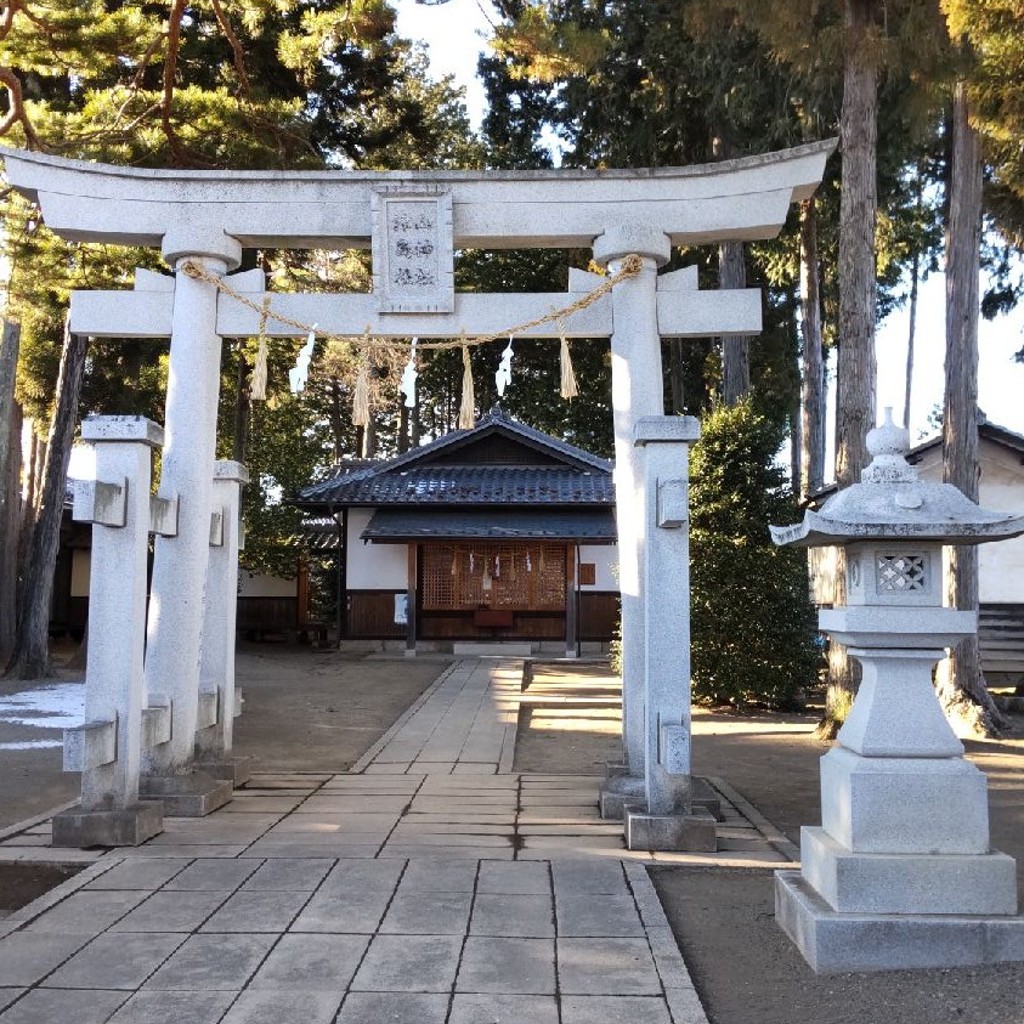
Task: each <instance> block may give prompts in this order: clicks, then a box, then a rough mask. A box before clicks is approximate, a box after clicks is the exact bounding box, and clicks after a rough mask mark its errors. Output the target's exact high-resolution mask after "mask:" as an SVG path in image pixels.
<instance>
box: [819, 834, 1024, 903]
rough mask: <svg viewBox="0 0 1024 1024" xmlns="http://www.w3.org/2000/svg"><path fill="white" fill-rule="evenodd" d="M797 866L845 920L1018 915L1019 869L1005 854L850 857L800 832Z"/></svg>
mask: <svg viewBox="0 0 1024 1024" xmlns="http://www.w3.org/2000/svg"><path fill="white" fill-rule="evenodd" d="M800 863H801V872H800V873H801V876H802V877H803V879H804V880H805V881H806V882H807V883H808V884H809V885H810V886H811V887H812V888H813V889H814V891H815V892H816V893H817V894H818V895H819V896H820V897H821V898H822V899H823V900H824V901H825V902H826V903H827V904H828V905H829V907H830V909H832V910H838V911H840V912H841V913H844V914H982V915H984V914H999V915H1004V916H1012V915H1013V914H1016V913H1017V863H1016V861H1015V860H1014V859H1013V858H1012V857H1008V856H1007V855H1006V854H1005V853H998V852H992V853H983V854H959V855H958V854H952V855H950V854H920V853H912V854H907V853H854V852H853V851H852V850H849V849H847V848H846V847H845V846H843V845H841V844H840V843H837V842H836V841H835V839H833V838H832V837H831V836H830V835H829V834H828V833H827V832H825V830H824V829H821V828H807V827H804V828H803V829H801V831H800Z"/></svg>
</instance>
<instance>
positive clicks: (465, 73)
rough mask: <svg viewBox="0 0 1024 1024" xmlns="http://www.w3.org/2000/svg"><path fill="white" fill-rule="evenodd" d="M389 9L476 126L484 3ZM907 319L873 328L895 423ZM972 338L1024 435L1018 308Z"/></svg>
mask: <svg viewBox="0 0 1024 1024" xmlns="http://www.w3.org/2000/svg"><path fill="white" fill-rule="evenodd" d="M395 6H396V7H397V9H398V31H399V32H400V34H402V35H404V36H407V37H409V38H411V39H418V40H422V41H423V42H425V43H426V44H427V46H428V48H429V54H430V62H431V69H432V71H433V72H434V74H435V76H436V77H438V78H440V77H441V76H442V75H445V74H452V75H454V76H455V79H456V82H457V83H458V84H459V85H462V86H464V87H465V89H466V105H467V108H468V110H469V113H470V119H471V121H472V123H473V125H474V127H477V126H479V123H480V118H481V116H482V113H483V109H484V102H485V101H484V93H483V89H482V87H481V85H480V83H479V81H478V80H477V79H476V62H477V57H478V55H479V53H480V52H481V50H483V49H484V48H485V47H486V35H487V32H488V28H489V26H488V20H487V12H488V11H489V9H490V4H489V0H448V2H447V3H445V4H441V5H440V6H427V5H422V4H417V3H415V2H414V0H396V2H395ZM944 295H945V279H944V277H943V276H942V274H933V275H932V276H931V277H929V278H928V280H927V281H925V282H924V283H923V285H922V286H921V289H920V294H919V300H918V320H917V331H916V340H915V358H914V379H913V391H912V394H911V403H910V407H911V420H910V436H911V440H912V441H917V440H918V439H920V438H921V437H922V436H925V435H926V434H927V433H930V428H929V427H928V426H927V421H928V415H929V413H930V412H931V410H932V409H933V408H934V406H935V405H936V404H939V405H941V403H942V393H943V388H944V380H943V352H944V348H945V327H944V303H945V297H944ZM908 318H909V314H908V311H907V310H906V309H905V308H904V309H902V310H897V311H895V312H893V313H891V314H890V315H889V316H888V317H887V318H886V319H885V320H884V321H883V322H882V323H881V324H880V325H879V329H878V336H877V344H876V351H877V361H878V383H877V396H878V401H877V405H878V413H879V417H881V415H882V411H883V410H884V409H885V407H886V406H892V408H893V417H894V419H896V421H897V422H899V421H900V420H901V419H902V416H903V396H904V388H905V379H906V359H907V329H908V328H907V324H908ZM978 335H979V340H978V347H979V353H980V357H979V372H978V394H979V405H980V406H981V409H982V410H983V411H984V413H985V415H986V416H987V417H988V418H989V420H990V421H992V422H993V423H998V424H999V425H1000V426H1004V427H1007V428H1009V429H1010V430H1015V431H1017V432H1018V433H1021V434H1024V364H1022V363H1015V362H1014V361H1013V354H1014V353H1015V352H1018V351H1020V350H1021V349H1024V309H1021V308H1018V309H1017V310H1015V311H1014V313H1013V314H1011V315H1009V316H1001V317H999V318H998V319H997V320H994V321H991V322H989V321H985V320H982V321H981V324H980V326H979V331H978ZM833 382H834V380H833V381H830V383H833ZM830 399H831V400H832V403H833V404H834V388H830ZM831 421H832V417H831V416H830V422H831ZM828 448H829V450H831V448H832V444H831V442H829V444H828Z"/></svg>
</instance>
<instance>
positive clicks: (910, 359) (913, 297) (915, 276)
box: [903, 250, 921, 430]
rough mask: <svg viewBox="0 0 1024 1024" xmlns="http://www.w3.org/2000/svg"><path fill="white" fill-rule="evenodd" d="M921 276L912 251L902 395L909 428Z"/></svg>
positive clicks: (905, 424) (918, 256) (917, 258)
mask: <svg viewBox="0 0 1024 1024" xmlns="http://www.w3.org/2000/svg"><path fill="white" fill-rule="evenodd" d="M920 276H921V254H920V253H919V252H917V251H916V250H915V251H914V260H913V262H912V263H911V264H910V327H909V328H908V330H907V380H906V385H905V387H906V390H905V391H904V395H903V429H904V430H909V429H910V391H911V386H912V385H913V383H914V336H915V334H916V333H917V285H918V280H919V278H920Z"/></svg>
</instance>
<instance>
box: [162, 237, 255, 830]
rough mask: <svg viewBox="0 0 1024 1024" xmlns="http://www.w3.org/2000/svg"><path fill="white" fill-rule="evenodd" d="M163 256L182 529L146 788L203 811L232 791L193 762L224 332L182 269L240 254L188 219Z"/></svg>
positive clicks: (218, 265)
mask: <svg viewBox="0 0 1024 1024" xmlns="http://www.w3.org/2000/svg"><path fill="white" fill-rule="evenodd" d="M163 254H164V258H165V259H166V260H167V261H168V262H169V263H170V264H172V265H173V266H174V267H175V271H176V274H175V289H174V312H173V317H172V321H171V323H172V328H171V349H170V360H169V368H168V383H167V412H166V418H165V430H166V434H167V443H166V446H165V448H164V458H163V468H162V474H161V478H160V494H161V496H164V497H168V498H173V497H175V496H177V497H178V498H179V519H178V532H177V535H176V536H174V537H157V539H156V547H155V551H154V557H153V579H152V584H151V591H150V605H149V623H148V633H147V646H146V688H147V691H148V694H149V699H150V701H151V702H166V701H168V700H169V701H170V704H171V708H172V719H171V738H170V739H169V740H168V741H167V742H166V743H162V744H160V745H159V746H156V747H154V748H153V749H152V750H150V751H149V753H148V755H147V759H146V775H145V777H144V778H143V783H142V792H143V793H145V794H146V795H148V796H152V797H155V798H159V799H162V800H163V801H164V806H165V809H166V811H167V812H168V813H170V814H176V815H184V816H193V817H194V816H201V815H204V814H208V813H209V812H210V811H212V810H214V809H216V808H217V807H219V806H221V805H222V804H224V803H226V802H227V801H228V800H230V799H231V783H230V782H228V781H218V780H215V779H213V778H212V777H210V776H207V775H204V774H203V773H199V772H197V771H196V770H195V765H194V761H193V758H194V751H195V734H196V724H197V720H198V708H199V645H200V636H201V631H202V623H203V591H204V587H205V584H206V567H207V562H208V561H209V551H210V509H211V505H212V501H211V498H212V488H213V462H214V452H215V447H216V439H217V398H218V392H219V389H220V359H221V340H220V337H219V336H218V335H217V331H216V326H217V289H216V288H215V287H214V286H213V285H212V284H208V283H207V282H205V281H198V280H195V279H193V278H191V277H189V276H188V275H187V274H185V273H184V272H183V271H182V269H181V268H182V265H183V264H184V263H185V262H186V261H187V260H192V261H194V262H196V263H197V264H199V265H200V266H201V267H203V269H204V270H206V271H207V272H209V273H212V274H217V275H223V274H225V273H226V272H227V271H228V270H229V269H233V268H234V267H237V266H238V264H239V262H240V259H241V246H240V245H239V243H238V241H237V240H235V239H234V238H231V237H229V236H227V235H225V234H224V233H223V231H213V230H208V231H207V232H206V234H205V235H204V234H203V232H202V230H201V229H198V228H197V229H195V230H194V231H193V230H191V229H190V226H187V225H186V226H184V227H183V228H182V230H181V232H180V235H179V234H177V233H168V234H167V235H166V236H165V238H164V243H163Z"/></svg>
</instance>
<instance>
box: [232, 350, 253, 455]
mask: <svg viewBox="0 0 1024 1024" xmlns="http://www.w3.org/2000/svg"><path fill="white" fill-rule="evenodd" d="M236 355H237V357H238V362H237V364H236V367H235V416H234V420H235V422H234V432H233V433H232V435H231V436H232V438H233V440H232V444H231V458H232V459H234V460H235V462H240V463H242V465H243V466H244V465H245V462H246V460H247V459H248V457H249V424H250V418H251V417H250V413H251V410H252V399H251V398H250V397H249V364H248V362H247V361H246V358H245V346H244V345H243V344H242V343H241V342H239V344H238V348H237V351H236Z"/></svg>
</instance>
